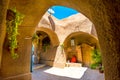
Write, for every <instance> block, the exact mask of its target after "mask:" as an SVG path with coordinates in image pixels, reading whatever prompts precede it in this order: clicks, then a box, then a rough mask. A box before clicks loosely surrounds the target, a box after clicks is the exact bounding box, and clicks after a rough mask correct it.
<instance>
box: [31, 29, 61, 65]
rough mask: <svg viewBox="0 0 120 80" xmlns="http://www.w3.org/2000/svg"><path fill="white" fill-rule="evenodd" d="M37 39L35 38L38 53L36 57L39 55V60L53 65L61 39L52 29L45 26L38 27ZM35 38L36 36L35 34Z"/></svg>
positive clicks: (35, 47) (35, 51) (34, 43)
mask: <svg viewBox="0 0 120 80" xmlns="http://www.w3.org/2000/svg"><path fill="white" fill-rule="evenodd" d="M35 35H37V36H38V37H37V39H34V40H33V45H34V49H35V50H34V53H36V59H37V57H38V59H37V60H38V62H37V61H36V63H44V64H46V65H49V66H53V63H54V59H55V55H56V49H57V46H58V45H59V40H58V37H57V35H56V33H54V32H53V31H52V30H50V29H48V28H44V27H38V28H36V34H35ZM33 38H34V36H33Z"/></svg>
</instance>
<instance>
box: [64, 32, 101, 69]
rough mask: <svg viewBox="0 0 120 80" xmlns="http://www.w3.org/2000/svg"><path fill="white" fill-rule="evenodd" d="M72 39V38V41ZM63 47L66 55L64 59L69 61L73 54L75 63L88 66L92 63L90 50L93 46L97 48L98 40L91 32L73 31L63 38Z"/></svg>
mask: <svg viewBox="0 0 120 80" xmlns="http://www.w3.org/2000/svg"><path fill="white" fill-rule="evenodd" d="M72 40H74V43H73V41H72ZM64 47H65V48H64V49H65V52H66V57H67V60H66V61H68V60H69V61H70V59H71V58H72V57H73V56H76V58H77V61H76V63H81V64H82V65H83V66H88V67H90V65H91V64H92V51H93V50H94V49H95V48H96V49H99V42H98V40H97V38H95V37H94V36H92V35H91V34H88V33H85V32H74V33H71V34H70V35H69V36H68V37H67V38H66V39H65V41H64ZM99 50H100V49H99Z"/></svg>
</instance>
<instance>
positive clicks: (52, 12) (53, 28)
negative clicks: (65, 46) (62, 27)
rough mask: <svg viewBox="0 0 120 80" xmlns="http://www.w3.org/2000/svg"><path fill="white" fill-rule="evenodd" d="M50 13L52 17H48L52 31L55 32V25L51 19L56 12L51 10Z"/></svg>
mask: <svg viewBox="0 0 120 80" xmlns="http://www.w3.org/2000/svg"><path fill="white" fill-rule="evenodd" d="M48 12H49V13H50V15H49V16H48V19H49V21H50V24H51V27H52V30H53V31H55V23H54V21H53V19H52V17H51V15H52V14H54V13H55V12H54V11H53V10H52V9H51V8H50V9H48Z"/></svg>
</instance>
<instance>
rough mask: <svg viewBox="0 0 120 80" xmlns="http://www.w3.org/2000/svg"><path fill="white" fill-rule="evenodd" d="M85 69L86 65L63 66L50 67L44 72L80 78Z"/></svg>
mask: <svg viewBox="0 0 120 80" xmlns="http://www.w3.org/2000/svg"><path fill="white" fill-rule="evenodd" d="M86 70H87V68H86V67H65V68H64V69H61V68H56V67H52V68H50V69H47V70H45V71H44V72H46V73H49V74H53V75H57V76H64V77H69V78H75V79H80V78H81V77H82V76H83V75H84V73H85V71H86Z"/></svg>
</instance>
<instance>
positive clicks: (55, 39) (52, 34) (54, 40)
mask: <svg viewBox="0 0 120 80" xmlns="http://www.w3.org/2000/svg"><path fill="white" fill-rule="evenodd" d="M36 31H43V32H45V33H47V34H48V36H49V38H50V40H51V44H52V45H53V46H58V45H59V39H58V37H57V34H56V33H55V32H54V31H52V30H51V29H48V28H45V27H39V28H36Z"/></svg>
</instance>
